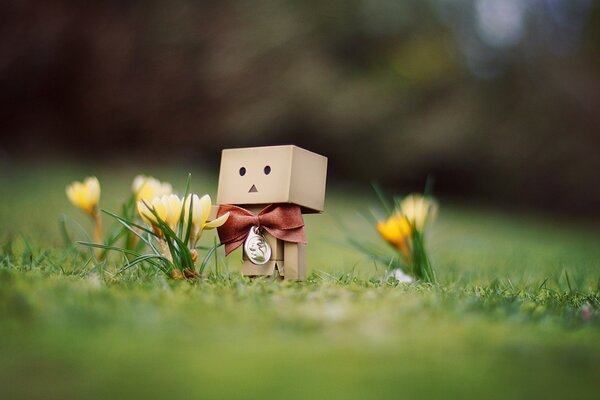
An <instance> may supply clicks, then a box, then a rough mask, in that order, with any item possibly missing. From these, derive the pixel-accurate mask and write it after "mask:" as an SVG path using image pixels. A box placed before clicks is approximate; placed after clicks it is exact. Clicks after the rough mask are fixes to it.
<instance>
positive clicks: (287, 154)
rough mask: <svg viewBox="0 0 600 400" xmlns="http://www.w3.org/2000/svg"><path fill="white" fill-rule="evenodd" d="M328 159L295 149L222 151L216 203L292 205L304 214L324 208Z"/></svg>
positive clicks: (261, 148) (293, 147)
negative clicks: (298, 207)
mask: <svg viewBox="0 0 600 400" xmlns="http://www.w3.org/2000/svg"><path fill="white" fill-rule="evenodd" d="M326 178H327V158H326V157H323V156H320V155H318V154H315V153H312V152H310V151H308V150H304V149H301V148H300V147H296V146H291V145H290V146H269V147H249V148H242V149H227V150H223V153H222V155H221V171H220V172H219V189H218V193H217V203H219V204H234V205H252V204H272V203H292V204H296V205H299V206H301V207H302V208H303V210H304V211H305V212H309V213H310V212H313V213H314V212H321V211H323V209H324V205H325V182H326Z"/></svg>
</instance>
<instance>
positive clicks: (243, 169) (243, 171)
mask: <svg viewBox="0 0 600 400" xmlns="http://www.w3.org/2000/svg"><path fill="white" fill-rule="evenodd" d="M244 175H246V168H244V167H242V168H240V176H244Z"/></svg>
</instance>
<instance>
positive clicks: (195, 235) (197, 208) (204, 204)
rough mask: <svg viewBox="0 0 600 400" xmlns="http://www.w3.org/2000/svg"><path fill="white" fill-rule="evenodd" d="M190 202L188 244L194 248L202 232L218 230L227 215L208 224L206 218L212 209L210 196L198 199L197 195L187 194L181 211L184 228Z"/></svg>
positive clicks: (186, 222)
mask: <svg viewBox="0 0 600 400" xmlns="http://www.w3.org/2000/svg"><path fill="white" fill-rule="evenodd" d="M190 202H191V206H192V227H191V232H190V244H191V246H195V245H196V242H197V241H198V239H200V236H202V231H204V230H208V229H214V228H218V227H219V226H221V225H223V224H224V223H225V222H226V221H227V218H229V213H226V214H224V215H221V216H220V217H219V218H216V219H214V220H212V221H210V222H209V221H208V218H209V216H210V212H211V209H212V201H211V199H210V196H209V195H207V194H206V195H204V196H202V197H198V195H197V194H189V195H188V196H187V197H186V199H185V203H184V210H183V212H184V216H183V223H184V226H186V227H187V224H188V221H189V214H190Z"/></svg>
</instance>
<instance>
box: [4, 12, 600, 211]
mask: <svg viewBox="0 0 600 400" xmlns="http://www.w3.org/2000/svg"><path fill="white" fill-rule="evenodd" d="M1 7H2V12H1V13H0V85H1V87H2V90H1V91H0V116H1V117H2V120H3V121H4V124H3V140H2V143H0V151H1V150H2V149H3V150H4V154H11V155H12V156H15V157H18V156H20V155H27V154H39V153H41V152H58V153H69V152H72V151H75V150H76V151H77V152H78V153H81V152H84V154H88V155H90V156H96V157H97V156H104V155H110V156H114V155H115V154H116V155H119V154H121V155H122V154H127V155H135V156H137V157H147V156H148V155H156V154H161V155H166V156H170V157H180V156H185V157H194V158H197V159H199V160H200V159H203V158H207V157H208V158H209V159H215V158H216V157H217V156H218V153H219V151H220V149H221V148H224V147H231V146H246V145H261V144H277V143H290V142H292V143H296V144H298V145H301V146H305V147H307V148H310V149H314V150H316V151H319V152H322V153H324V154H327V155H328V156H329V157H330V159H331V166H332V172H333V173H334V174H335V175H336V176H340V177H344V178H348V179H360V180H370V179H380V180H383V181H384V182H386V183H388V184H391V185H395V186H398V187H401V188H405V189H409V188H410V189H414V188H420V187H421V186H422V183H423V182H424V180H425V176H426V175H427V174H429V173H432V174H434V175H435V176H436V177H437V180H436V181H437V186H436V188H437V191H438V193H445V194H457V195H467V194H469V195H472V194H477V195H480V196H486V197H488V198H494V199H497V200H505V201H512V202H521V203H523V204H528V205H530V206H536V207H546V208H555V209H568V210H570V211H577V210H578V211H590V210H595V209H596V208H597V206H598V205H599V203H600V188H599V187H598V185H595V183H596V182H597V178H596V175H595V174H596V171H598V170H599V169H600V157H598V156H597V155H596V149H598V148H599V145H600V135H599V134H598V132H599V127H600V114H599V113H598V112H597V110H598V109H600V108H599V105H600V90H598V89H599V86H600V75H599V69H598V61H599V58H598V56H599V53H598V51H597V50H598V44H599V43H600V31H599V28H598V26H599V24H598V22H599V18H600V11H599V9H600V7H598V2H597V1H592V0H429V1H422V0H404V1H397V0H395V1H394V0H352V1H342V0H334V1H328V2H319V1H314V0H311V1H303V2H299V1H291V0H288V1H269V0H261V1H253V2H249V1H241V2H197V1H192V0H172V1H164V0H154V1H150V2H142V1H114V0H113V1H105V2H97V3H89V2H85V3H82V2H68V1H64V0H62V1H61V0H49V1H45V2H36V1H31V0H30V1H13V2H5V3H4V4H3V5H2V6H1ZM0 154H1V153H0Z"/></svg>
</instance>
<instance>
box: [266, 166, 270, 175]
mask: <svg viewBox="0 0 600 400" xmlns="http://www.w3.org/2000/svg"><path fill="white" fill-rule="evenodd" d="M270 173H271V166H270V165H267V166H266V167H265V175H269V174H270Z"/></svg>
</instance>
